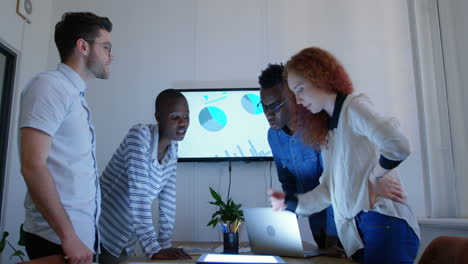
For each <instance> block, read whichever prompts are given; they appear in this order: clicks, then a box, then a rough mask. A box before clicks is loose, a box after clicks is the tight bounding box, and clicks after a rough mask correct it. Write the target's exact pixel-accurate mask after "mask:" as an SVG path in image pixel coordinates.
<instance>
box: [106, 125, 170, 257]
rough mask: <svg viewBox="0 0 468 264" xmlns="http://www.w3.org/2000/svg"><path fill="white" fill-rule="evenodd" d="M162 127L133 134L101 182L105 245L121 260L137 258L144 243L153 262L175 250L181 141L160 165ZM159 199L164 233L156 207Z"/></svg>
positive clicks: (144, 127)
mask: <svg viewBox="0 0 468 264" xmlns="http://www.w3.org/2000/svg"><path fill="white" fill-rule="evenodd" d="M158 139H159V135H158V126H157V124H156V125H142V124H139V125H135V126H133V127H132V128H131V129H130V131H129V132H128V133H127V135H126V136H125V138H124V139H123V141H122V143H121V144H120V146H119V148H118V149H117V150H116V152H115V154H114V155H113V157H112V159H111V160H110V162H109V164H108V165H107V167H106V169H105V170H104V172H103V173H102V176H101V178H100V183H101V189H102V209H101V210H102V213H101V218H100V220H99V228H100V232H101V236H102V245H103V246H104V248H105V249H106V250H107V251H109V252H110V253H111V254H112V255H114V256H116V257H118V256H120V254H121V253H122V251H124V250H125V252H126V253H127V254H128V255H133V254H134V252H133V247H134V246H135V243H136V241H137V240H138V241H139V242H140V244H141V246H142V248H143V251H144V252H145V254H146V255H147V256H148V258H151V256H152V255H153V254H154V253H157V252H158V251H159V250H161V249H163V248H169V247H171V237H172V230H173V228H174V221H175V211H176V167H177V146H178V145H177V142H176V141H172V142H171V143H170V144H169V146H168V149H167V152H166V154H165V155H164V157H163V159H162V160H161V162H159V161H158ZM156 198H157V199H158V200H159V224H158V232H156V230H155V226H154V224H153V217H152V209H151V204H152V202H153V200H154V199H156Z"/></svg>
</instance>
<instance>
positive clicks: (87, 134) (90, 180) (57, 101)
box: [19, 64, 101, 251]
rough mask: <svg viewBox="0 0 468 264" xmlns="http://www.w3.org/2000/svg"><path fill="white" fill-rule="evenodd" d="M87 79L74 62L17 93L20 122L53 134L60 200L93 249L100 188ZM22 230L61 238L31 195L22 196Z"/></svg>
mask: <svg viewBox="0 0 468 264" xmlns="http://www.w3.org/2000/svg"><path fill="white" fill-rule="evenodd" d="M85 90H86V84H85V82H84V81H83V79H81V77H80V76H79V75H78V73H76V72H75V71H74V70H73V69H72V68H70V67H68V66H67V65H65V64H59V65H58V67H57V70H55V71H50V72H46V73H41V74H39V75H38V76H36V77H35V78H34V79H33V80H31V82H29V84H28V85H27V86H26V88H25V90H24V91H23V93H22V95H21V106H20V107H21V110H20V117H19V127H20V128H23V127H31V128H35V129H38V130H41V131H43V132H45V133H47V134H48V135H50V136H51V138H52V142H51V147H50V151H49V156H48V158H47V161H46V163H47V168H48V169H49V171H50V173H51V175H52V178H53V180H54V182H55V185H56V189H57V192H58V195H59V198H60V201H61V203H62V205H63V207H64V208H65V211H66V212H67V214H68V216H69V218H70V220H71V223H72V225H73V227H74V229H75V232H76V233H77V235H78V237H79V238H80V239H81V241H83V243H84V244H85V245H86V246H88V248H89V249H90V250H92V251H94V245H95V240H96V233H97V226H98V218H99V214H100V203H101V193H100V188H99V179H98V172H97V167H96V135H95V132H94V127H93V125H92V124H91V114H90V111H89V108H88V104H87V103H86V100H85V98H84V92H85ZM24 206H25V209H26V220H25V223H24V230H25V231H27V232H30V233H33V234H36V235H38V236H40V237H43V238H45V239H47V240H49V241H51V242H54V243H56V244H61V241H60V239H59V237H58V236H57V234H56V233H55V232H54V230H52V228H51V227H50V226H49V224H48V223H47V221H46V220H45V219H44V218H43V216H42V214H41V213H40V212H39V211H38V210H37V208H36V206H35V205H34V203H33V201H32V200H31V197H30V194H29V191H28V192H27V193H26V198H25V202H24Z"/></svg>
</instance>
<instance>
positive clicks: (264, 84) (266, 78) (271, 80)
mask: <svg viewBox="0 0 468 264" xmlns="http://www.w3.org/2000/svg"><path fill="white" fill-rule="evenodd" d="M283 69H284V65H283V64H282V63H281V64H268V66H267V68H266V69H265V70H263V71H262V73H261V74H260V76H258V83H259V84H260V87H261V88H262V89H269V88H272V87H273V86H275V85H278V84H280V83H282V82H283Z"/></svg>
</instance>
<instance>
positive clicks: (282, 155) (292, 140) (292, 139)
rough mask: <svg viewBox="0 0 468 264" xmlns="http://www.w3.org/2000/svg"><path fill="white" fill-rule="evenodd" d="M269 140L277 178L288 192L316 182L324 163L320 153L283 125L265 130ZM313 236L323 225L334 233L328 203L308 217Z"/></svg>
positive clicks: (296, 191) (294, 191)
mask: <svg viewBox="0 0 468 264" xmlns="http://www.w3.org/2000/svg"><path fill="white" fill-rule="evenodd" d="M268 143H269V144H270V148H271V151H272V152H273V158H274V159H275V164H276V170H277V172H278V179H279V181H280V182H281V185H282V188H283V191H284V192H285V193H286V194H287V195H292V194H295V193H305V192H308V191H310V190H313V189H314V188H315V187H317V185H319V178H320V176H321V175H322V171H323V165H322V158H321V156H320V153H318V152H317V151H315V150H314V149H313V148H311V147H309V146H308V145H306V144H303V143H302V141H301V139H300V136H298V135H296V134H294V135H292V136H290V135H288V134H286V132H285V131H284V130H283V129H278V130H276V129H273V128H270V129H269V130H268ZM309 225H310V229H311V230H312V233H313V234H314V237H315V236H317V235H320V230H321V229H322V228H323V229H324V230H325V232H326V233H327V234H328V235H333V236H337V232H336V226H335V222H334V219H333V209H332V207H331V206H330V207H328V208H327V209H325V210H323V211H322V212H319V213H316V214H313V215H311V216H310V217H309Z"/></svg>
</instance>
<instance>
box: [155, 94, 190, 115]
mask: <svg viewBox="0 0 468 264" xmlns="http://www.w3.org/2000/svg"><path fill="white" fill-rule="evenodd" d="M178 98H184V99H185V96H184V95H183V94H182V93H181V92H180V90H177V89H166V90H164V91H162V92H160V93H159V94H158V96H157V97H156V100H155V101H154V113H155V114H157V113H160V112H161V110H162V108H163V107H165V106H166V105H167V103H170V101H171V100H172V99H178Z"/></svg>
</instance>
